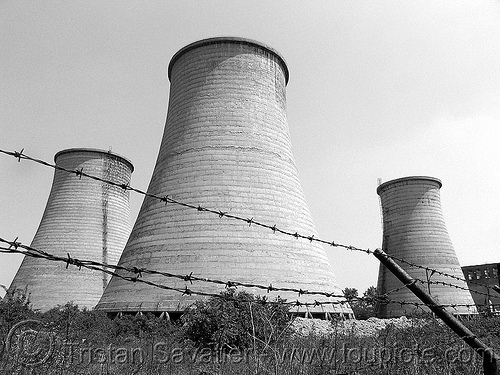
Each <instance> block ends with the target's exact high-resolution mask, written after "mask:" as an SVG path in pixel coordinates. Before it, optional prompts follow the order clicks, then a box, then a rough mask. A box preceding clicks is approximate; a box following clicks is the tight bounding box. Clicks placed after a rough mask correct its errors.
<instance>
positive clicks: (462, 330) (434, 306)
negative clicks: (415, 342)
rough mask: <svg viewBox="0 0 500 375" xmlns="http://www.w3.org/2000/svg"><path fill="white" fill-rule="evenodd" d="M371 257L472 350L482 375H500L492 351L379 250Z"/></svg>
mask: <svg viewBox="0 0 500 375" xmlns="http://www.w3.org/2000/svg"><path fill="white" fill-rule="evenodd" d="M373 255H375V257H376V258H377V259H378V260H379V261H380V262H381V263H382V264H383V265H384V266H386V267H387V269H389V271H391V272H392V273H393V274H394V275H395V276H396V277H397V278H398V279H399V280H400V281H401V282H402V283H403V284H405V285H406V287H407V288H408V289H410V290H411V291H412V292H413V294H415V295H416V296H417V297H418V298H419V299H420V300H421V301H422V302H423V303H424V304H426V305H427V307H429V309H431V311H432V312H433V313H434V314H436V315H437V316H438V317H439V318H441V320H442V321H443V322H445V323H446V325H447V326H448V327H450V328H451V329H452V331H453V332H455V333H456V334H457V335H458V336H460V337H461V338H462V339H463V340H464V341H465V342H466V343H467V344H468V345H469V346H470V347H471V348H472V349H474V350H475V351H476V353H477V354H479V355H480V356H481V357H482V358H483V369H484V375H500V372H499V369H498V364H497V361H498V360H499V358H498V357H497V356H496V355H495V353H494V352H493V350H492V349H491V348H490V347H488V346H487V345H486V344H485V343H484V342H482V341H481V340H479V339H478V338H477V337H476V335H474V333H473V332H472V331H471V330H469V329H468V328H467V327H466V326H464V325H463V324H462V322H460V320H458V319H457V318H456V317H455V316H453V315H452V314H451V313H450V312H448V311H447V310H446V309H445V308H444V307H443V306H442V305H439V304H438V303H437V302H436V301H435V300H434V299H433V298H432V297H431V296H430V295H429V294H427V293H426V292H425V291H424V290H423V289H422V288H421V287H420V286H419V285H417V283H416V280H415V279H414V278H412V277H411V276H410V275H409V274H408V273H407V272H406V271H405V270H404V269H403V268H401V267H400V266H399V265H398V264H397V263H396V262H395V261H394V260H393V259H392V258H390V257H389V256H388V255H387V254H386V253H385V252H384V251H382V250H381V249H376V250H375V251H374V252H373Z"/></svg>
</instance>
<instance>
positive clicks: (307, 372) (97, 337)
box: [0, 289, 500, 375]
mask: <svg viewBox="0 0 500 375" xmlns="http://www.w3.org/2000/svg"><path fill="white" fill-rule="evenodd" d="M344 292H345V293H346V295H348V293H351V294H352V295H353V297H352V298H353V300H354V298H355V297H356V295H357V294H356V293H357V291H352V290H351V291H349V290H346V291H344ZM369 293H371V291H366V292H365V293H364V294H363V295H364V296H367V295H369ZM355 294H356V295H355ZM264 302H266V303H264ZM364 302H365V303H366V304H367V305H368V306H365V305H359V306H358V305H357V304H354V306H355V309H358V308H359V309H360V310H359V311H362V310H361V308H365V309H368V308H369V307H372V306H369V303H368V302H369V300H367V299H364ZM292 320H293V319H292V318H291V317H290V315H289V314H288V310H287V308H286V305H283V304H275V303H269V301H265V300H262V299H260V298H259V297H255V296H253V295H250V294H247V293H237V292H236V291H235V290H232V289H229V290H227V291H225V292H224V293H222V295H221V298H212V299H208V300H206V301H201V302H198V303H196V304H195V305H194V306H192V307H191V308H189V309H188V310H187V311H186V313H185V314H184V316H183V317H182V319H181V320H180V321H178V322H169V321H168V320H166V319H161V318H159V317H155V316H154V315H123V316H121V317H116V318H114V319H110V318H108V317H107V316H106V315H105V314H103V313H100V312H98V311H90V310H86V309H80V308H78V307H77V306H75V305H73V304H70V303H68V304H66V305H64V306H59V307H57V308H55V309H52V310H50V311H48V312H46V313H43V314H42V313H39V312H35V311H33V310H32V309H31V308H30V307H29V301H28V300H27V299H26V298H25V297H24V296H22V294H21V295H18V296H12V295H7V296H6V298H4V299H3V300H0V338H1V339H2V340H3V341H2V342H1V346H0V372H1V373H2V374H60V375H69V374H103V375H104V374H106V375H114V374H137V375H142V374H144V375H159V374H168V375H176V374H194V375H215V374H221V375H222V374H224V375H232V374H237V375H251V374H252V375H255V374H280V375H292V374H294V375H295V374H301V375H319V374H373V375H379V374H380V375H382V374H384V375H388V374H406V375H421V374H422V375H423V374H430V375H433V374H439V375H454V374H478V375H479V374H482V364H481V361H480V359H479V358H478V357H477V355H476V354H475V353H473V352H472V351H471V350H470V349H468V347H467V346H466V345H465V344H464V343H463V341H462V340H461V339H460V338H458V337H456V335H455V334H454V333H453V332H451V331H450V330H449V329H448V328H447V327H446V326H445V325H444V324H442V323H441V322H440V321H438V320H436V319H435V318H434V317H432V316H428V317H427V318H425V319H422V318H418V319H417V318H415V319H412V320H411V322H412V324H411V325H409V326H408V325H407V326H406V327H405V328H398V326H397V325H396V324H395V323H394V324H388V325H387V326H386V328H385V329H383V330H381V331H380V332H378V333H377V334H375V335H371V336H359V335H357V334H356V332H355V331H352V332H350V333H349V334H345V333H340V332H342V330H340V329H338V330H335V328H337V327H341V325H342V324H344V323H343V322H342V321H333V322H331V324H332V328H334V330H333V331H334V332H336V333H333V334H330V335H328V336H320V335H312V334H311V335H309V336H306V337H304V336H299V335H297V334H295V333H293V331H292V330H291V329H290V325H291V323H292ZM21 322H23V323H21ZM26 322H28V323H26ZM464 323H465V324H466V325H468V326H469V327H470V328H471V330H472V331H473V332H474V333H475V334H476V335H477V336H478V337H479V338H481V339H482V340H483V341H485V342H487V344H488V345H490V346H491V347H493V348H500V318H499V317H495V316H489V317H486V316H483V317H478V318H476V319H472V320H466V321H465V322H464Z"/></svg>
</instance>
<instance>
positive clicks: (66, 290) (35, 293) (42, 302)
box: [9, 149, 133, 311]
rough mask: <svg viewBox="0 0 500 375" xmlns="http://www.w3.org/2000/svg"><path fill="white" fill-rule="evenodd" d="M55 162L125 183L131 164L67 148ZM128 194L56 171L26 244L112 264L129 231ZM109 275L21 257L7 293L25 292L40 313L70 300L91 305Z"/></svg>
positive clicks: (112, 156) (95, 152) (97, 152)
mask: <svg viewBox="0 0 500 375" xmlns="http://www.w3.org/2000/svg"><path fill="white" fill-rule="evenodd" d="M55 162H56V165H58V166H60V167H63V168H66V169H70V170H82V169H83V172H84V173H87V174H89V175H92V176H96V177H100V178H102V179H106V180H111V181H113V182H116V183H119V184H127V183H129V182H130V175H131V173H132V171H133V166H132V164H131V163H130V162H129V161H128V160H126V159H124V158H123V157H121V156H118V155H116V154H113V153H111V152H106V151H100V150H93V149H68V150H63V151H60V152H58V153H57V154H56V156H55ZM130 229H131V225H130V207H129V192H128V191H125V190H123V189H121V188H119V187H115V186H111V185H109V184H105V183H102V182H99V181H96V180H93V179H91V178H88V177H81V178H80V177H79V176H77V175H76V174H74V173H68V172H65V171H61V170H57V169H56V171H55V174H54V181H53V184H52V189H51V191H50V195H49V200H48V202H47V206H46V208H45V212H44V214H43V217H42V221H41V223H40V226H39V228H38V231H37V232H36V234H35V237H34V239H33V242H32V243H31V246H32V247H33V248H35V249H39V250H43V251H46V252H48V253H51V254H54V255H57V256H60V257H67V253H69V254H70V255H71V257H73V258H78V259H85V260H94V261H98V262H101V263H106V264H117V263H118V260H119V258H120V255H121V252H122V250H123V247H124V246H125V243H126V241H127V238H128V236H129V234H130ZM108 280H109V275H107V274H105V273H103V272H98V271H91V270H88V269H86V268H82V269H81V270H78V268H76V267H75V266H69V267H68V269H66V265H65V264H64V263H61V262H55V261H48V260H45V259H39V258H31V257H25V258H24V260H23V262H22V263H21V267H20V268H19V271H18V272H17V274H16V276H15V277H14V280H13V281H12V284H11V286H10V289H9V291H10V292H14V291H19V290H21V291H23V292H24V291H25V290H26V291H27V293H28V295H29V298H30V301H31V303H32V305H33V308H35V309H40V310H42V311H45V310H48V309H50V308H52V307H55V306H57V305H64V304H65V303H67V302H68V301H73V302H74V303H75V304H77V305H79V306H80V307H88V308H91V307H94V306H95V305H96V304H97V302H98V301H99V298H100V297H101V295H102V293H103V290H104V288H105V287H106V285H107V283H108Z"/></svg>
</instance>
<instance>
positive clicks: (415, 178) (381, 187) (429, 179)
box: [377, 176, 443, 195]
mask: <svg viewBox="0 0 500 375" xmlns="http://www.w3.org/2000/svg"><path fill="white" fill-rule="evenodd" d="M408 181H415V182H418V181H422V182H423V181H427V182H434V183H436V184H437V185H438V189H440V188H441V186H443V183H442V182H441V180H440V179H439V178H435V177H429V176H408V177H401V178H396V179H394V180H390V181H387V182H384V183H383V184H380V185H379V186H378V187H377V194H378V195H380V194H381V193H382V191H383V190H385V189H387V188H388V187H389V186H391V185H394V184H397V183H400V182H408Z"/></svg>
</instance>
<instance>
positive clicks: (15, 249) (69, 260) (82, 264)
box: [0, 238, 476, 309]
mask: <svg viewBox="0 0 500 375" xmlns="http://www.w3.org/2000/svg"><path fill="white" fill-rule="evenodd" d="M0 242H3V243H6V244H8V245H9V247H0V252H6V253H20V254H24V255H26V256H30V257H34V258H43V259H47V260H51V261H59V262H64V263H66V267H68V266H69V265H74V266H76V267H78V268H79V269H81V268H88V269H91V270H95V271H102V272H105V273H107V274H109V275H111V276H116V277H119V278H121V279H123V280H126V281H130V282H141V283H145V284H147V285H151V286H153V287H158V288H161V289H167V290H172V291H176V292H179V293H182V294H183V295H200V296H205V297H218V298H220V294H215V293H207V292H200V291H195V290H192V289H190V288H188V287H187V286H186V287H185V288H175V287H170V286H167V285H164V284H158V283H155V282H152V281H149V280H145V279H143V278H142V274H143V273H150V274H159V275H163V276H166V277H174V278H178V279H182V280H184V281H186V282H188V281H189V282H191V284H192V281H201V282H207V283H214V284H219V285H224V286H225V287H226V288H232V287H233V288H234V287H238V286H241V287H245V288H258V289H262V290H267V292H271V291H274V292H279V291H282V292H295V293H298V294H299V297H300V296H302V295H305V294H318V295H322V296H325V297H331V298H333V297H335V298H340V299H342V300H340V301H331V300H330V301H317V300H315V301H314V302H300V301H299V300H296V301H292V302H286V303H285V304H288V305H292V306H322V305H336V304H340V305H345V304H348V303H350V302H354V301H365V302H373V301H376V302H378V303H384V304H391V303H392V304H399V305H401V306H403V305H412V306H415V307H418V306H429V305H428V304H424V303H420V302H416V301H399V300H390V299H388V296H389V295H390V294H391V293H394V292H396V291H399V290H401V289H403V288H406V287H407V286H408V285H409V284H413V283H414V281H412V282H410V283H408V284H405V285H401V286H399V287H397V288H394V289H392V290H390V291H388V292H387V293H384V294H383V295H378V296H372V297H353V298H349V299H347V298H346V297H345V296H344V295H338V294H333V293H328V292H311V291H307V290H304V289H295V288H278V287H272V286H271V285H270V286H268V287H266V286H264V285H259V284H250V283H241V282H236V281H226V282H221V281H220V280H213V279H209V278H201V277H196V276H193V275H192V273H191V274H189V275H176V274H170V273H165V272H159V271H151V270H146V269H139V268H137V267H124V266H118V265H109V264H104V263H100V262H96V261H91V260H81V259H78V258H74V257H71V256H70V254H69V253H68V254H67V257H60V256H56V255H53V254H49V253H47V252H45V251H42V250H38V249H35V248H33V247H30V246H26V245H23V244H22V243H20V242H16V241H7V240H5V239H3V238H0ZM109 268H112V269H115V270H121V271H127V272H130V273H133V274H135V275H136V276H133V277H132V276H125V275H121V274H119V273H117V272H114V271H111V270H109ZM418 281H420V282H422V283H425V282H424V281H422V280H418ZM247 302H251V301H247ZM267 302H270V301H267ZM436 306H439V307H443V308H446V307H450V308H454V309H455V308H457V307H467V308H472V307H475V306H476V305H475V304H440V305H436Z"/></svg>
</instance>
